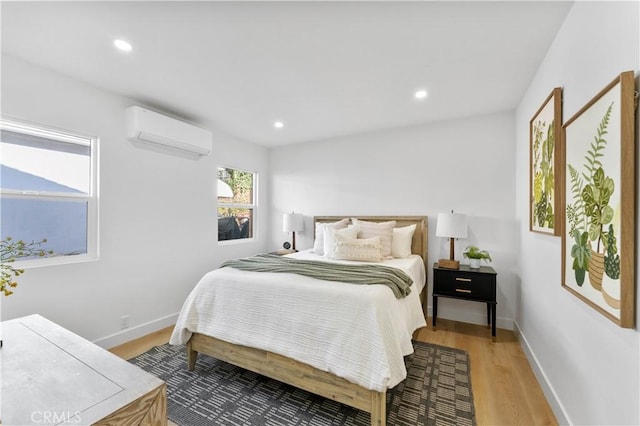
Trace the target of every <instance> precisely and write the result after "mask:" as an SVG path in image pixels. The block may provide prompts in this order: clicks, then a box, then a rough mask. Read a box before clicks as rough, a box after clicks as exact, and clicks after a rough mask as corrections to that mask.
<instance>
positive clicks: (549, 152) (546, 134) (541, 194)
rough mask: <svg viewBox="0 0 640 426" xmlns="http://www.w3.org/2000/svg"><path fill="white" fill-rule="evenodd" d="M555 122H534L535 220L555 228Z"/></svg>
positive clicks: (540, 224) (542, 224)
mask: <svg viewBox="0 0 640 426" xmlns="http://www.w3.org/2000/svg"><path fill="white" fill-rule="evenodd" d="M554 135H555V132H554V122H553V121H552V122H551V123H549V124H547V123H546V122H544V121H538V122H536V123H535V124H534V128H533V136H534V142H533V144H534V146H533V152H534V158H533V162H534V164H533V167H534V170H536V172H535V175H534V177H533V217H532V219H533V221H534V223H535V224H536V225H537V226H539V227H542V228H554V227H555V216H554V211H553V207H554V202H553V191H554V187H555V177H554V169H553V153H554V146H555V137H554Z"/></svg>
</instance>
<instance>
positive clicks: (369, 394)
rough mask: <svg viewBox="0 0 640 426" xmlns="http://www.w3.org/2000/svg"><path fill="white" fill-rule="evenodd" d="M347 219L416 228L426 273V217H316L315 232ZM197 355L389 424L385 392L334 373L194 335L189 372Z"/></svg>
mask: <svg viewBox="0 0 640 426" xmlns="http://www.w3.org/2000/svg"><path fill="white" fill-rule="evenodd" d="M344 217H356V218H358V219H361V220H366V221H369V222H386V221H389V220H395V221H396V227H398V228H399V227H403V226H408V225H413V224H415V225H416V231H415V232H414V234H413V240H412V242H411V243H412V244H411V252H412V253H414V254H418V255H420V256H421V257H422V259H423V260H424V264H425V272H426V267H427V259H428V257H427V235H428V232H427V228H428V221H427V217H426V216H316V217H314V230H315V223H316V222H321V223H324V222H336V221H338V220H340V219H342V218H344ZM426 276H427V275H426V273H425V277H426ZM425 280H426V278H425ZM426 289H427V285H426V282H425V286H424V289H423V291H422V293H421V294H420V301H421V303H423V302H424V295H425V294H426ZM198 353H203V354H206V355H209V356H212V357H214V358H217V359H219V360H222V361H225V362H228V363H230V364H233V365H236V366H238V367H241V368H244V369H247V370H250V371H253V372H255V373H258V374H262V375H264V376H267V377H270V378H272V379H275V380H278V381H281V382H283V383H287V384H289V385H292V386H295V387H297V388H300V389H304V390H306V391H308V392H311V393H314V394H317V395H320V396H323V397H325V398H329V399H332V400H334V401H337V402H340V403H342V404H346V405H349V406H351V407H354V408H357V409H359V410H363V411H366V412H368V413H371V425H372V426H373V425H375V426H384V425H385V424H386V391H382V392H377V391H373V390H369V389H366V388H364V387H362V386H360V385H357V384H355V383H351V382H349V381H347V380H345V379H343V378H341V377H338V376H335V375H333V374H331V373H327V372H325V371H322V370H319V369H317V368H315V367H312V366H310V365H308V364H304V363H302V362H299V361H296V360H293V359H291V358H287V357H284V356H282V355H278V354H275V353H273V352H269V351H265V350H261V349H255V348H250V347H247V346H241V345H236V344H232V343H229V342H225V341H223V340H219V339H216V338H214V337H211V336H207V335H204V334H200V333H193V336H192V337H191V339H189V341H188V342H187V364H188V368H189V370H193V369H194V368H195V364H196V358H197V356H198Z"/></svg>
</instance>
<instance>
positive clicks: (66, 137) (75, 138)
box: [0, 116, 100, 269]
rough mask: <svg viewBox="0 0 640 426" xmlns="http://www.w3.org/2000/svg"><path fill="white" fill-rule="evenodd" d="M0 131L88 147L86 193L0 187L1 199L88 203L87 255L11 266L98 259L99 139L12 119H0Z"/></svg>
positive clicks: (37, 260) (60, 257) (44, 258)
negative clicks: (87, 186) (87, 187)
mask: <svg viewBox="0 0 640 426" xmlns="http://www.w3.org/2000/svg"><path fill="white" fill-rule="evenodd" d="M0 130H8V131H11V132H16V133H22V134H27V135H32V136H39V137H43V138H47V139H52V140H58V141H63V142H66V143H75V144H79V145H84V146H89V152H90V161H89V193H87V194H82V193H66V192H55V191H41V192H40V191H21V190H15V189H4V188H2V187H1V185H0V208H1V199H3V198H12V199H21V200H44V201H71V202H86V203H87V230H86V232H87V235H86V237H87V252H86V253H82V254H73V255H68V256H52V257H42V258H36V259H27V260H20V259H16V261H15V262H14V267H16V268H20V269H30V268H38V267H44V266H51V265H63V264H70V263H78V262H87V261H93V260H98V258H99V197H98V189H99V185H98V180H99V170H98V168H99V164H100V163H99V159H98V157H99V138H98V137H97V136H91V135H88V134H84V133H82V132H76V131H70V130H64V129H59V128H55V127H52V126H47V125H43V124H39V123H33V122H26V121H22V120H18V119H15V118H13V117H7V116H3V117H2V118H0Z"/></svg>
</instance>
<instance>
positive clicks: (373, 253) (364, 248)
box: [333, 237, 382, 262]
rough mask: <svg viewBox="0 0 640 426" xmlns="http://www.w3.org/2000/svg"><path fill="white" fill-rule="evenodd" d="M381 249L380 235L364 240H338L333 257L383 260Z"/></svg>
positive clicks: (366, 260) (363, 260)
mask: <svg viewBox="0 0 640 426" xmlns="http://www.w3.org/2000/svg"><path fill="white" fill-rule="evenodd" d="M381 249H382V244H381V243H380V237H372V238H366V239H364V240H346V239H345V240H338V241H336V248H335V251H334V252H333V259H340V260H357V261H360V262H381V261H382V254H381V252H380V250H381Z"/></svg>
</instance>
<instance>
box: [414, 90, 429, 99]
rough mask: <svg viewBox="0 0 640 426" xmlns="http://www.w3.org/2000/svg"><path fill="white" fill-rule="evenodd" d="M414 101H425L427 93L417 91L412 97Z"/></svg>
mask: <svg viewBox="0 0 640 426" xmlns="http://www.w3.org/2000/svg"><path fill="white" fill-rule="evenodd" d="M413 96H415V98H416V99H425V98H426V97H427V91H426V90H424V89H420V90H417V91H416V93H414V95H413Z"/></svg>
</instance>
